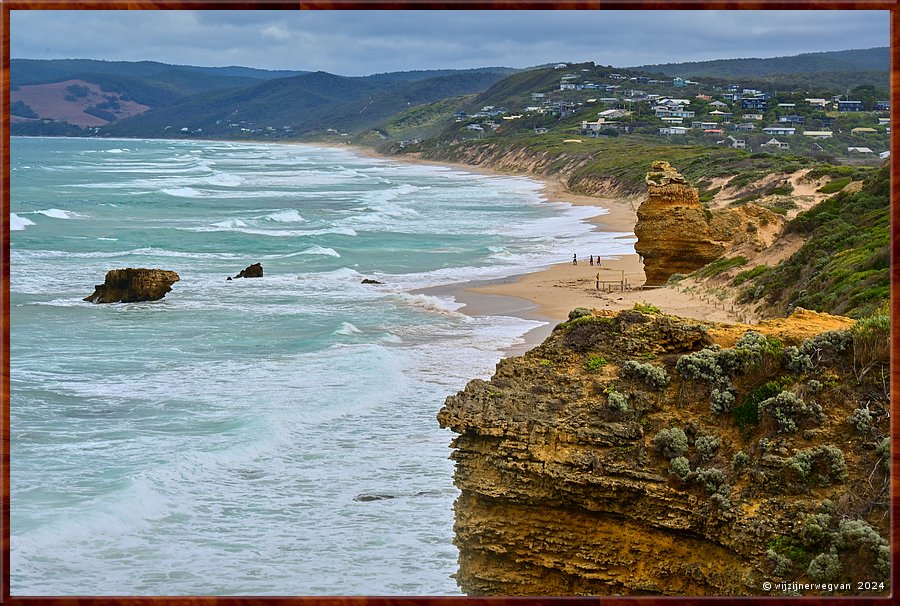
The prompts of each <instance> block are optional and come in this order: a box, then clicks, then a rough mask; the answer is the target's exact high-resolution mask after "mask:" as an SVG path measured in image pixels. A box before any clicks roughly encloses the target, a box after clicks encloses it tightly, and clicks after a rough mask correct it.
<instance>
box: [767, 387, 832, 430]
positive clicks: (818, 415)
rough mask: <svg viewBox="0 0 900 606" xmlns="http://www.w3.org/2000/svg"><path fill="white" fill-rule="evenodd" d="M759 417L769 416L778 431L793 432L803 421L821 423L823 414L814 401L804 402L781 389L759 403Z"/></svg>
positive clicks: (823, 417) (823, 418)
mask: <svg viewBox="0 0 900 606" xmlns="http://www.w3.org/2000/svg"><path fill="white" fill-rule="evenodd" d="M758 408H759V418H760V419H763V418H766V417H771V418H772V419H774V421H775V425H776V428H777V431H778V433H793V432H795V431H797V428H798V424H799V423H801V422H803V421H808V422H813V423H816V424H819V423H822V421H824V420H825V414H824V413H823V412H822V407H821V406H819V405H818V404H817V403H816V402H806V401H804V400H801V399H800V398H799V397H797V395H796V394H794V393H792V392H790V391H782V392H781V393H779V394H778V395H777V396H775V397H773V398H768V399H766V400H763V401H762V402H760V403H759V406H758Z"/></svg>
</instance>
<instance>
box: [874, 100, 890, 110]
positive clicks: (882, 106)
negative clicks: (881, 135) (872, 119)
mask: <svg viewBox="0 0 900 606" xmlns="http://www.w3.org/2000/svg"><path fill="white" fill-rule="evenodd" d="M890 110H891V102H890V101H878V102H877V103H875V111H877V112H887V111H890Z"/></svg>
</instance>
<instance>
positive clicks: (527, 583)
mask: <svg viewBox="0 0 900 606" xmlns="http://www.w3.org/2000/svg"><path fill="white" fill-rule="evenodd" d="M599 314H602V312H593V314H592V313H590V312H587V311H586V310H581V311H580V312H579V313H577V314H574V315H575V318H574V319H573V320H571V321H569V322H566V323H564V324H561V325H560V326H559V327H557V328H556V329H555V331H554V332H553V334H552V335H551V336H550V337H549V338H548V339H547V341H545V343H544V344H543V345H541V346H540V347H538V348H535V349H533V350H531V351H530V352H528V353H527V354H525V355H524V356H522V357H520V358H510V359H506V360H503V361H501V362H500V363H499V364H498V365H497V371H496V374H495V375H494V376H493V377H492V378H491V379H490V380H489V381H482V380H474V381H471V382H470V383H469V384H468V385H467V386H466V388H465V390H464V391H462V392H460V393H459V394H457V395H454V396H451V397H449V398H447V401H446V404H445V406H444V407H443V409H442V410H441V411H440V413H439V415H438V420H439V422H440V424H441V426H443V427H449V428H451V429H452V430H453V431H454V432H456V433H457V434H459V436H458V437H457V438H456V439H455V440H454V442H453V444H452V447H453V448H454V449H455V450H454V452H453V455H452V458H453V459H454V460H455V461H456V472H455V483H456V485H457V487H458V488H459V489H460V490H461V494H460V496H459V498H458V500H457V502H456V505H455V512H456V513H455V515H456V519H455V526H454V529H455V543H456V545H457V546H458V547H459V551H460V556H459V571H458V573H457V576H456V578H457V583H458V584H459V586H460V587H461V588H462V589H463V591H465V592H466V593H467V594H470V595H573V594H574V595H616V594H619V595H698V596H699V595H773V594H775V595H781V594H783V593H784V591H782V590H780V589H778V588H774V589H771V590H769V591H766V590H765V589H764V586H763V583H764V582H771V583H777V582H779V581H795V580H796V581H809V580H812V581H822V582H825V581H831V582H840V581H841V579H844V580H846V582H849V581H850V580H861V579H875V580H876V581H877V582H878V583H880V585H879V586H878V587H876V591H875V593H877V594H881V595H885V594H886V593H887V592H888V591H889V588H888V587H887V585H886V584H887V583H888V581H889V578H888V572H887V563H888V562H889V552H888V547H887V542H886V540H885V539H884V538H883V537H887V536H888V534H887V532H888V527H887V523H888V522H887V511H888V486H889V483H888V472H887V464H888V460H887V459H888V456H889V455H888V450H887V448H888V444H889V442H888V441H887V440H886V438H885V436H887V435H888V416H889V415H888V396H887V387H886V383H884V382H883V381H884V380H885V379H884V376H883V374H882V373H883V372H884V363H885V361H886V359H887V358H886V353H885V352H884V351H883V349H882V350H879V351H880V353H878V354H877V355H876V354H873V353H872V351H873V350H871V348H870V346H871V345H872V344H873V343H878V342H880V341H878V339H884V338H885V337H886V335H883V334H880V333H878V334H877V335H876V334H875V333H872V331H871V330H869V329H870V327H865V330H858V329H855V328H854V329H853V330H848V329H847V327H848V326H850V325H852V323H853V322H852V320H848V319H846V318H840V317H834V316H828V315H826V314H815V313H812V312H805V311H801V312H798V313H797V314H795V316H792V317H791V318H789V319H787V320H781V321H773V322H770V323H768V324H767V325H764V326H755V327H752V328H754V329H755V330H757V331H759V332H748V331H749V330H750V328H751V327H749V326H723V325H713V324H708V323H699V322H696V321H692V320H684V319H681V318H676V317H670V316H665V315H661V314H657V313H643V312H641V311H638V310H635V311H628V312H622V313H620V314H618V315H615V314H602V315H599ZM823 330H826V331H830V332H825V333H822V334H819V335H818V336H814V335H816V334H817V333H820V332H821V331H823ZM760 333H762V334H760ZM737 335H743V336H741V337H740V338H737ZM764 335H769V336H764ZM776 335H777V337H776ZM873 335H874V337H873ZM810 337H812V338H810ZM873 338H874V339H875V340H873ZM717 341H718V342H721V343H725V344H727V345H732V346H733V347H731V348H728V349H723V348H721V347H720V346H719V345H718V344H717ZM885 342H886V341H885ZM865 352H869V353H865ZM864 367H865V368H867V369H868V370H863V369H864ZM805 593H810V592H805ZM825 593H826V594H827V595H835V593H830V594H828V593H827V592H825ZM838 593H839V592H838ZM845 593H857V587H856V585H855V583H854V584H853V586H852V587H851V588H850V589H849V590H846V591H845ZM862 593H866V594H867V595H871V594H870V593H867V592H862Z"/></svg>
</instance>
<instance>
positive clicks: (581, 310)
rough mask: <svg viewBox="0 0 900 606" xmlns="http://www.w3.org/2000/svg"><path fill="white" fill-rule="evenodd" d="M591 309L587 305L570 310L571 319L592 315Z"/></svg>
mask: <svg viewBox="0 0 900 606" xmlns="http://www.w3.org/2000/svg"><path fill="white" fill-rule="evenodd" d="M591 315H593V313H591V310H590V309H588V308H587V307H576V308H575V309H573V310H572V311H570V312H569V320H576V319H578V318H583V317H585V316H591Z"/></svg>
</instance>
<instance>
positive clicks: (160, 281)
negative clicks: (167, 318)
mask: <svg viewBox="0 0 900 606" xmlns="http://www.w3.org/2000/svg"><path fill="white" fill-rule="evenodd" d="M180 279H181V278H180V277H179V276H178V274H177V273H175V272H174V271H170V270H167V269H145V268H133V267H127V268H125V269H111V270H109V271H108V272H106V279H105V281H104V282H103V284H97V285H96V286H95V287H94V292H93V294H91V295H90V296H87V297H85V298H84V300H85V301H90V302H91V303H134V302H137V301H157V300H159V299H162V298H163V297H164V296H166V293H168V292H170V291H171V290H172V284H174V283H175V282H178V281H179V280H180Z"/></svg>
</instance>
